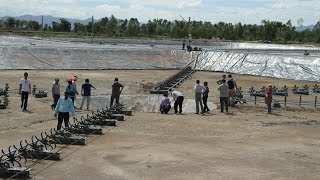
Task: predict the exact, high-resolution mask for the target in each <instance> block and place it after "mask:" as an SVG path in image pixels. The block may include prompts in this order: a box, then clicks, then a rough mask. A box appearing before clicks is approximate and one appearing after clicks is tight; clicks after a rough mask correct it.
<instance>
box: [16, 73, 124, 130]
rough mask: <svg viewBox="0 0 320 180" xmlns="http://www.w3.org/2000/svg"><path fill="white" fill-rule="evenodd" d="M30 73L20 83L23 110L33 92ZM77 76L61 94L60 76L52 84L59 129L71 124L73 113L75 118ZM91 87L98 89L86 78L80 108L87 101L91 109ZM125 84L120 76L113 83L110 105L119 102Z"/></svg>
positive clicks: (52, 106) (70, 80)
mask: <svg viewBox="0 0 320 180" xmlns="http://www.w3.org/2000/svg"><path fill="white" fill-rule="evenodd" d="M28 76H29V74H28V73H27V72H25V73H24V78H22V79H21V80H20V83H19V94H20V95H21V108H23V111H27V106H28V97H29V94H30V93H31V80H30V79H28ZM77 80H78V77H77V76H74V77H72V78H68V79H67V82H68V85H67V86H66V89H65V91H64V93H63V96H61V95H60V92H61V90H60V83H59V81H60V80H59V78H56V79H55V81H54V83H53V84H52V97H53V104H52V105H51V108H52V110H54V116H55V117H57V118H58V125H57V130H60V129H61V126H62V123H63V122H64V123H65V127H68V125H69V116H70V115H71V116H72V117H73V118H75V106H74V102H75V99H76V96H77V95H79V93H78V91H77V86H76V81H77ZM91 88H93V89H96V88H95V87H94V86H93V85H92V84H90V80H89V79H85V82H84V83H83V84H82V86H81V95H82V101H81V105H80V108H79V109H82V108H83V105H84V102H85V101H87V110H89V106H90V100H91ZM123 88H124V86H123V85H122V84H120V83H119V82H118V78H115V80H114V83H113V84H112V93H111V98H110V107H112V106H113V104H114V101H115V103H116V104H119V99H120V94H121V92H122V90H123Z"/></svg>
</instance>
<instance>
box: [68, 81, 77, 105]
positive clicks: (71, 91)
mask: <svg viewBox="0 0 320 180" xmlns="http://www.w3.org/2000/svg"><path fill="white" fill-rule="evenodd" d="M66 92H68V97H69V98H70V99H71V100H72V103H73V105H74V97H75V96H76V94H79V93H78V92H77V90H76V88H75V86H74V85H73V83H72V81H68V86H67V87H66Z"/></svg>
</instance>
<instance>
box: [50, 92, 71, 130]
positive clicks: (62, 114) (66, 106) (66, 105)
mask: <svg viewBox="0 0 320 180" xmlns="http://www.w3.org/2000/svg"><path fill="white" fill-rule="evenodd" d="M54 112H55V113H54V116H55V117H57V116H58V125H57V130H60V129H61V126H62V122H63V121H64V127H69V116H70V114H71V116H72V117H73V118H75V113H74V106H73V102H72V100H71V99H70V98H69V93H68V92H65V93H64V96H62V97H60V98H59V100H58V102H57V106H56V108H55V109H54Z"/></svg>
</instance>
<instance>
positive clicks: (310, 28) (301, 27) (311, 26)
mask: <svg viewBox="0 0 320 180" xmlns="http://www.w3.org/2000/svg"><path fill="white" fill-rule="evenodd" d="M313 27H314V25H309V26H300V27H296V31H298V32H301V31H304V30H307V29H309V30H312V29H313Z"/></svg>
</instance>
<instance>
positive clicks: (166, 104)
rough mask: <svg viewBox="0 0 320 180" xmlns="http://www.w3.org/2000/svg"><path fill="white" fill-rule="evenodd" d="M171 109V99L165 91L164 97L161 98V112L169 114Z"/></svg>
mask: <svg viewBox="0 0 320 180" xmlns="http://www.w3.org/2000/svg"><path fill="white" fill-rule="evenodd" d="M170 109H171V102H170V99H169V97H168V94H167V93H164V94H163V97H162V98H161V100H160V112H161V114H163V113H165V114H168V112H169V111H170Z"/></svg>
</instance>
